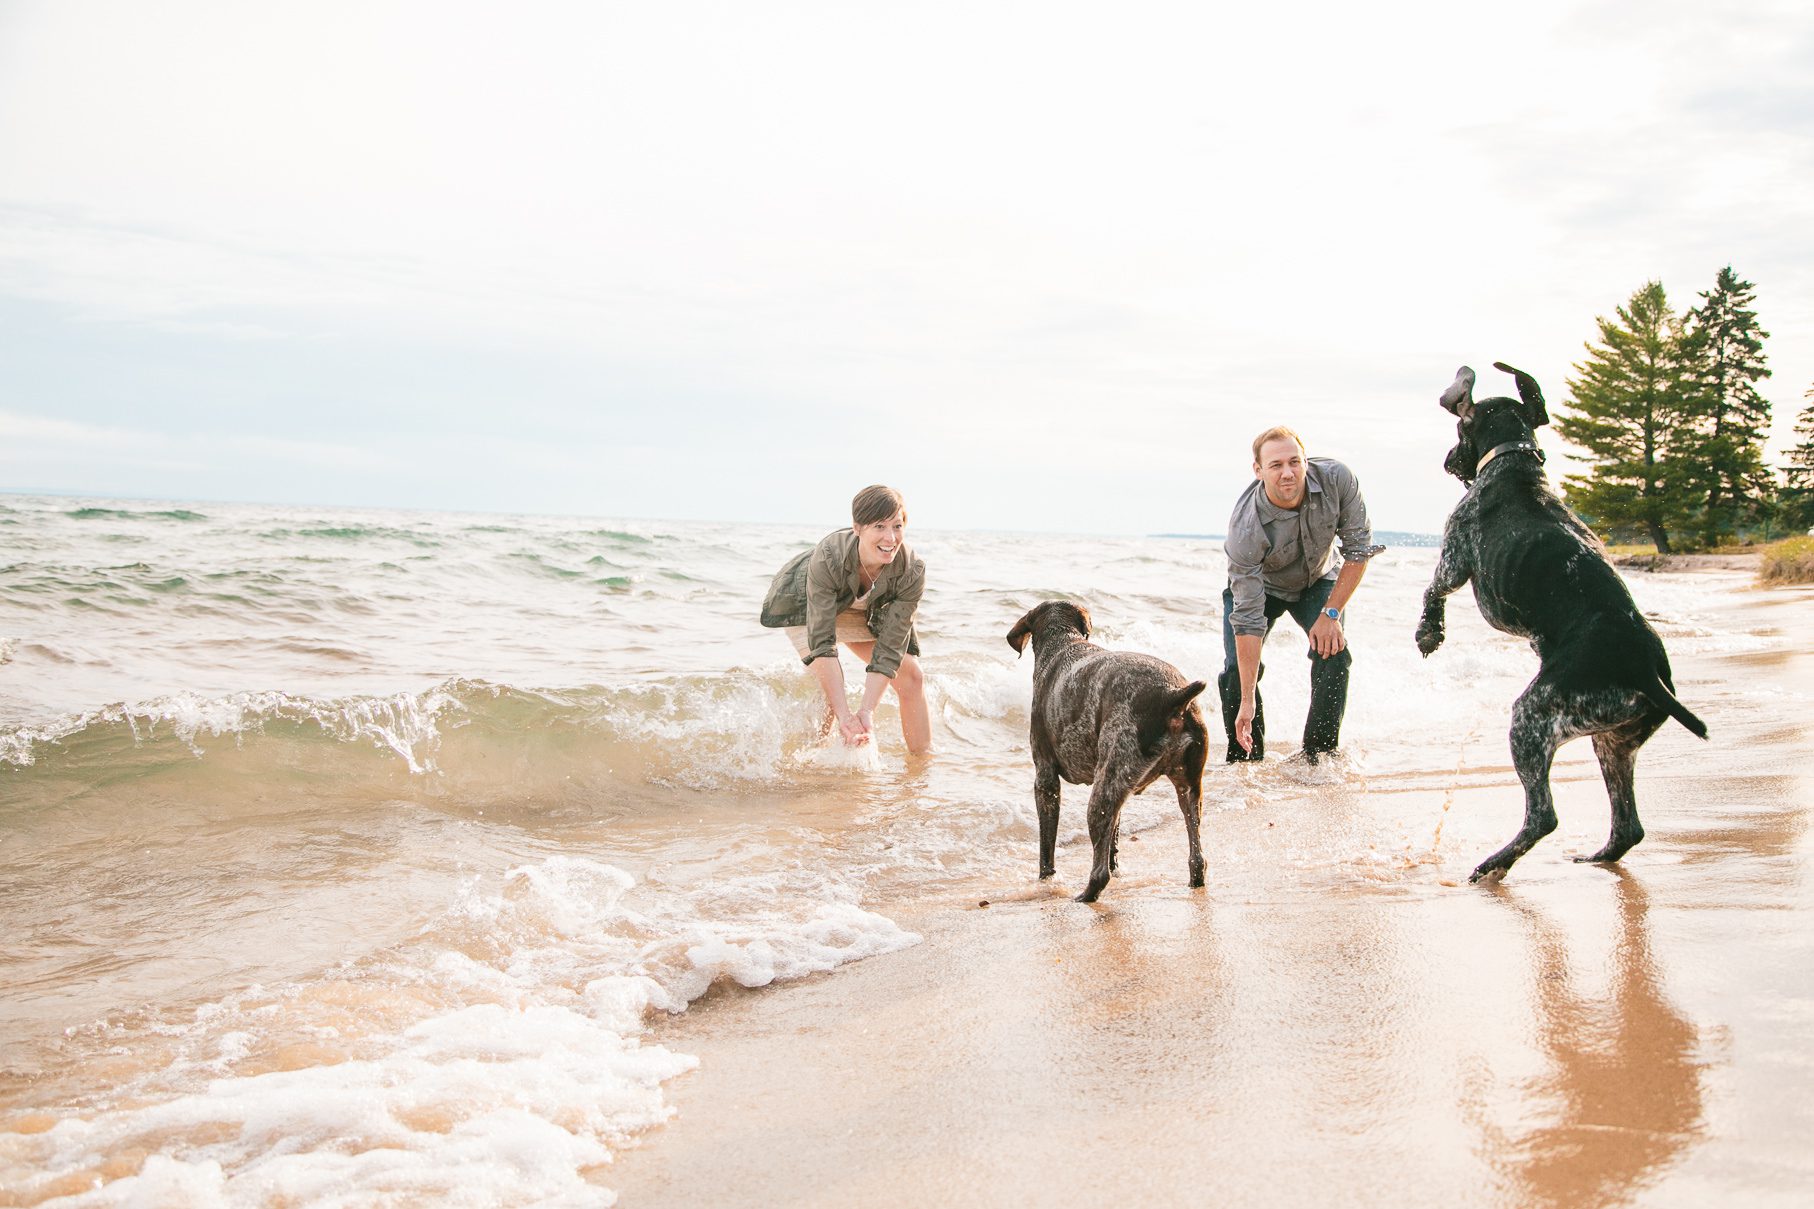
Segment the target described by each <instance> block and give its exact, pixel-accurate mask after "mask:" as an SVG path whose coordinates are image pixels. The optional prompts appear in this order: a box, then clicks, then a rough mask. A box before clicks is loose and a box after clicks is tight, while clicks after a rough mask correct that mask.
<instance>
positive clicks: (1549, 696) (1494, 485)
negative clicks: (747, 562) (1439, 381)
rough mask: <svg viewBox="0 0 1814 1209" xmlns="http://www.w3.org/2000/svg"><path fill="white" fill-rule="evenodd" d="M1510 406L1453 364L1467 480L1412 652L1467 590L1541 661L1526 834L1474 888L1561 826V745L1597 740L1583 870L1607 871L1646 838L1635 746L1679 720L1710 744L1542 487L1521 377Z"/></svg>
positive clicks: (1597, 547)
mask: <svg viewBox="0 0 1814 1209" xmlns="http://www.w3.org/2000/svg"><path fill="white" fill-rule="evenodd" d="M1493 367H1494V368H1495V369H1499V370H1502V371H1504V372H1505V373H1508V374H1510V375H1512V377H1513V378H1514V379H1515V380H1516V381H1517V383H1518V398H1516V399H1507V398H1493V399H1483V400H1481V401H1480V402H1478V403H1476V402H1475V401H1474V397H1473V395H1474V371H1473V370H1471V369H1469V368H1468V367H1467V366H1465V365H1464V366H1462V367H1461V370H1460V372H1459V373H1457V374H1456V375H1455V381H1454V384H1453V385H1451V386H1450V387H1449V388H1448V390H1446V391H1444V392H1443V394H1442V405H1443V406H1444V407H1445V408H1447V409H1448V410H1449V411H1450V412H1452V413H1453V414H1454V415H1455V416H1456V417H1458V418H1459V420H1460V423H1459V424H1458V425H1457V433H1458V435H1459V437H1460V440H1459V442H1458V443H1457V444H1456V446H1455V448H1454V449H1452V450H1450V451H1449V456H1448V458H1447V459H1446V460H1445V461H1444V462H1443V469H1445V470H1447V471H1448V472H1449V473H1450V474H1452V475H1454V476H1455V477H1456V478H1458V479H1460V480H1461V481H1462V482H1463V483H1466V484H1468V492H1467V494H1466V495H1465V496H1463V497H1462V500H1461V502H1460V503H1459V504H1457V505H1456V506H1455V511H1453V512H1452V513H1450V514H1449V521H1448V524H1447V526H1445V527H1444V529H1443V534H1442V555H1441V557H1440V558H1439V559H1438V560H1437V563H1436V576H1435V578H1434V579H1433V580H1432V581H1431V582H1430V587H1429V589H1428V590H1427V591H1426V592H1425V593H1424V598H1423V600H1424V603H1423V620H1422V621H1421V622H1420V623H1419V624H1418V627H1417V649H1418V650H1420V651H1422V652H1423V653H1424V654H1425V655H1426V656H1427V655H1429V654H1430V653H1431V652H1433V651H1434V650H1436V648H1437V647H1439V646H1441V645H1442V640H1443V611H1444V602H1445V601H1446V599H1447V597H1448V596H1449V594H1450V593H1451V592H1453V591H1455V590H1456V589H1457V588H1459V587H1461V585H1463V584H1465V583H1467V582H1468V581H1469V580H1472V581H1473V583H1474V599H1475V601H1476V602H1477V603H1478V604H1479V605H1480V612H1481V615H1482V616H1483V617H1485V618H1486V619H1487V622H1488V624H1490V625H1491V626H1492V627H1493V628H1494V629H1497V630H1503V631H1505V632H1506V633H1508V634H1518V635H1520V636H1522V637H1524V638H1528V639H1529V640H1530V644H1531V646H1532V648H1533V649H1535V650H1536V652H1537V657H1538V659H1540V660H1541V661H1542V664H1541V666H1540V667H1539V668H1538V670H1537V678H1536V679H1535V680H1532V681H1531V683H1530V686H1529V687H1528V688H1526V689H1525V690H1524V692H1523V694H1522V695H1521V696H1520V697H1519V698H1518V701H1517V703H1516V704H1515V705H1513V707H1512V764H1513V766H1514V767H1515V768H1516V769H1517V770H1518V779H1519V780H1520V781H1522V782H1524V826H1523V827H1521V828H1520V829H1519V831H1518V834H1517V835H1515V836H1513V837H1512V842H1511V843H1509V844H1507V845H1506V846H1505V847H1503V848H1501V849H1500V850H1499V851H1498V852H1495V853H1494V854H1493V855H1492V856H1489V857H1488V858H1487V859H1486V860H1484V861H1482V862H1481V864H1480V867H1479V868H1477V869H1475V870H1474V875H1473V877H1472V878H1471V879H1470V880H1471V881H1476V882H1477V881H1479V880H1480V879H1481V878H1483V877H1486V876H1488V875H1489V874H1500V875H1503V874H1504V873H1505V871H1506V870H1507V869H1510V868H1511V867H1512V864H1513V862H1515V861H1516V860H1517V859H1518V858H1519V857H1521V856H1523V855H1524V854H1525V853H1526V852H1529V851H1530V850H1531V846H1532V845H1534V844H1535V843H1536V842H1537V841H1538V840H1540V839H1542V838H1543V837H1544V836H1546V835H1548V834H1549V833H1550V832H1551V831H1554V830H1555V828H1556V808H1555V803H1554V801H1553V799H1552V798H1551V796H1550V788H1549V772H1550V764H1551V762H1552V761H1553V760H1554V759H1555V756H1556V749H1557V748H1558V747H1560V746H1561V745H1562V744H1564V743H1566V742H1567V741H1568V740H1570V739H1574V738H1578V737H1580V736H1582V735H1592V736H1593V741H1594V754H1595V755H1597V756H1598V757H1599V758H1600V772H1601V774H1602V776H1604V778H1605V780H1606V793H1607V796H1608V797H1609V798H1611V799H1612V834H1611V836H1610V837H1609V838H1608V839H1607V841H1606V846H1605V847H1604V848H1602V849H1600V851H1598V852H1596V853H1594V854H1593V855H1592V856H1589V857H1580V858H1577V859H1579V860H1584V861H1616V860H1618V859H1619V858H1620V857H1621V856H1624V855H1625V853H1626V852H1628V851H1629V850H1630V849H1631V847H1632V845H1634V844H1636V843H1637V842H1638V841H1639V840H1641V839H1643V838H1644V827H1643V824H1641V823H1639V822H1638V801H1637V796H1636V794H1635V793H1634V792H1633V787H1632V771H1633V766H1634V764H1635V762H1636V759H1637V752H1638V748H1640V747H1642V746H1643V745H1644V741H1645V740H1646V739H1648V738H1650V736H1651V735H1653V734H1655V733H1656V730H1657V728H1658V727H1659V726H1661V725H1663V723H1664V721H1665V720H1666V719H1669V718H1674V719H1675V720H1676V721H1677V722H1680V723H1681V724H1682V725H1683V726H1686V727H1687V728H1688V729H1689V730H1691V731H1693V732H1694V733H1695V734H1697V735H1699V736H1700V737H1701V738H1703V739H1704V738H1706V737H1707V725H1706V723H1704V722H1702V721H1701V720H1700V719H1699V718H1697V717H1695V716H1694V715H1693V714H1692V713H1690V712H1689V711H1688V708H1687V707H1686V706H1684V705H1683V704H1682V703H1681V702H1680V701H1678V700H1676V697H1675V683H1674V681H1672V680H1671V679H1670V675H1669V656H1668V655H1667V654H1666V653H1665V652H1664V650H1663V640H1662V639H1661V638H1659V637H1657V632H1656V631H1655V630H1653V629H1651V628H1650V624H1649V623H1648V622H1647V621H1645V620H1644V617H1643V615H1642V614H1641V613H1639V612H1638V607H1637V605H1636V604H1634V603H1633V602H1632V599H1631V593H1630V592H1629V591H1627V590H1626V588H1625V583H1624V581H1623V580H1621V579H1620V578H1619V576H1618V573H1617V572H1616V571H1614V570H1613V569H1612V565H1611V564H1610V563H1608V562H1607V561H1606V554H1605V548H1604V547H1603V546H1602V545H1601V544H1600V540H1599V538H1597V537H1595V536H1594V534H1593V532H1592V531H1591V530H1590V529H1588V527H1587V526H1586V525H1585V524H1583V523H1582V521H1581V518H1580V517H1578V516H1576V515H1575V514H1574V513H1573V512H1571V511H1570V510H1569V508H1568V506H1567V505H1566V504H1564V503H1563V502H1562V501H1561V500H1560V499H1558V498H1557V497H1556V494H1555V492H1553V491H1551V490H1550V487H1549V480H1548V479H1547V478H1546V477H1545V475H1544V472H1543V452H1542V451H1541V450H1540V449H1538V448H1537V443H1536V440H1535V439H1534V438H1535V435H1536V430H1537V429H1538V428H1539V427H1541V426H1542V425H1544V424H1547V423H1549V412H1548V410H1547V409H1546V408H1545V407H1544V404H1543V391H1542V390H1541V389H1539V388H1538V386H1537V382H1536V380H1535V379H1534V378H1532V377H1531V376H1530V375H1529V374H1527V373H1525V372H1524V371H1523V370H1517V369H1513V368H1512V367H1511V366H1509V365H1506V364H1504V363H1503V362H1498V361H1495V362H1494V363H1493Z"/></svg>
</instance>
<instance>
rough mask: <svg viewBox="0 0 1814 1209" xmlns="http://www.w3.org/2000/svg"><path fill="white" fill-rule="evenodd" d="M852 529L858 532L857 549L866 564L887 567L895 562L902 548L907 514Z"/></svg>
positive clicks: (855, 526) (898, 514) (899, 514)
mask: <svg viewBox="0 0 1814 1209" xmlns="http://www.w3.org/2000/svg"><path fill="white" fill-rule="evenodd" d="M851 527H852V528H854V529H855V530H856V532H857V547H858V550H859V551H860V557H861V558H862V560H863V562H864V564H865V565H867V566H871V567H885V566H887V565H888V564H889V563H891V562H893V561H894V556H895V552H896V551H898V550H899V549H900V548H901V540H902V535H903V534H905V533H906V531H907V514H906V513H905V512H897V513H895V514H894V515H893V516H890V517H885V518H884V519H882V520H879V521H871V522H869V524H867V525H853V526H851Z"/></svg>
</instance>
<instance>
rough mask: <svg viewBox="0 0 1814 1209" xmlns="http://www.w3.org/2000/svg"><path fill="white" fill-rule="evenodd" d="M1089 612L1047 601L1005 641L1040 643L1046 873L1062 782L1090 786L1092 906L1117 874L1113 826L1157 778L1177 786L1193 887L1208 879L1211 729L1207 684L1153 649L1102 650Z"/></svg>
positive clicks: (1035, 736) (1019, 646)
mask: <svg viewBox="0 0 1814 1209" xmlns="http://www.w3.org/2000/svg"><path fill="white" fill-rule="evenodd" d="M1089 636H1090V614H1089V611H1088V610H1087V609H1085V608H1083V607H1082V606H1081V605H1075V604H1072V603H1071V602H1070V601H1067V600H1049V601H1047V602H1046V603H1044V604H1042V605H1040V606H1038V607H1037V608H1035V609H1034V610H1033V611H1032V612H1030V613H1028V614H1027V615H1026V616H1025V617H1022V618H1021V619H1020V620H1019V621H1017V622H1015V623H1014V628H1013V629H1011V630H1009V631H1008V645H1009V646H1011V647H1013V648H1014V649H1015V650H1016V651H1017V652H1022V653H1024V652H1025V650H1026V647H1027V640H1028V639H1029V638H1031V639H1032V642H1033V722H1032V728H1031V735H1030V739H1031V742H1032V746H1033V802H1034V805H1035V806H1036V807H1037V808H1038V810H1039V876H1040V878H1041V879H1044V878H1048V877H1051V876H1052V875H1053V874H1054V873H1056V872H1057V868H1056V866H1055V864H1054V863H1053V849H1054V848H1055V847H1056V846H1057V843H1058V800H1059V793H1060V787H1059V780H1060V778H1063V779H1064V780H1066V781H1069V782H1070V783H1071V784H1073V785H1090V786H1093V788H1092V790H1091V792H1090V816H1089V817H1090V846H1091V848H1092V849H1093V850H1094V852H1095V862H1094V863H1093V864H1092V865H1091V866H1090V882H1089V885H1087V886H1085V887H1084V889H1083V893H1082V894H1079V895H1078V896H1077V901H1078V902H1080V903H1093V902H1095V901H1096V896H1097V895H1099V894H1101V893H1102V889H1103V887H1104V886H1106V885H1108V884H1109V875H1110V874H1112V873H1113V872H1114V871H1115V832H1116V829H1117V827H1118V826H1119V825H1120V822H1121V807H1122V804H1123V803H1125V802H1126V801H1127V799H1128V795H1129V794H1135V793H1139V792H1140V791H1141V790H1143V789H1145V788H1146V787H1147V786H1148V785H1151V784H1152V783H1153V782H1154V781H1156V780H1158V779H1159V778H1160V777H1168V778H1170V780H1171V783H1172V787H1173V788H1175V789H1176V790H1177V791H1178V809H1179V810H1181V811H1183V812H1184V832H1185V834H1186V835H1187V836H1188V837H1189V839H1190V885H1191V888H1192V889H1196V888H1198V887H1201V886H1202V885H1203V847H1202V842H1201V840H1200V838H1199V836H1198V826H1199V820H1200V819H1201V817H1202V805H1203V761H1204V758H1205V756H1206V755H1207V754H1208V751H1209V737H1208V732H1207V731H1205V730H1204V728H1203V714H1202V711H1201V710H1199V709H1198V708H1197V703H1196V697H1197V694H1199V693H1201V692H1202V691H1203V689H1204V687H1205V686H1204V682H1203V681H1201V680H1193V681H1191V682H1190V683H1188V684H1186V683H1185V681H1184V677H1183V675H1182V674H1180V673H1179V671H1178V669H1177V668H1175V667H1173V666H1172V665H1171V664H1169V663H1167V662H1165V661H1164V660H1163V659H1155V658H1153V657H1152V656H1151V655H1136V654H1132V653H1130V652H1126V651H1105V650H1103V649H1102V648H1101V647H1099V646H1095V645H1093V644H1091V643H1090V642H1089V641H1088V638H1089Z"/></svg>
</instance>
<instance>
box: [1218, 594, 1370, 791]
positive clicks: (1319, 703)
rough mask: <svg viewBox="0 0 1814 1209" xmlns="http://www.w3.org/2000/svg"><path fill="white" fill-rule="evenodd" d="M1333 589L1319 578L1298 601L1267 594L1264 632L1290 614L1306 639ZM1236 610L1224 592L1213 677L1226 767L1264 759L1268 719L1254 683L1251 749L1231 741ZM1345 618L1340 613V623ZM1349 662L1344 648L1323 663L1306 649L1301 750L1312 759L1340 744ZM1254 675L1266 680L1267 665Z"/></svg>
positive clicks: (1237, 691) (1236, 688)
mask: <svg viewBox="0 0 1814 1209" xmlns="http://www.w3.org/2000/svg"><path fill="white" fill-rule="evenodd" d="M1334 587H1335V580H1333V579H1319V580H1317V581H1316V582H1315V583H1313V584H1311V585H1310V586H1309V587H1308V588H1305V589H1304V592H1303V594H1302V595H1301V596H1299V597H1298V598H1297V599H1296V600H1280V599H1279V598H1278V597H1276V596H1273V595H1270V594H1268V595H1267V596H1266V632H1267V633H1268V634H1270V633H1272V627H1273V623H1275V622H1277V621H1278V619H1279V618H1281V617H1283V616H1284V615H1285V614H1287V613H1290V614H1291V618H1292V620H1293V621H1295V622H1297V623H1298V625H1300V626H1301V627H1303V630H1304V633H1306V634H1308V633H1309V632H1310V627H1311V626H1313V625H1315V624H1316V619H1317V618H1318V617H1319V616H1321V615H1322V612H1323V606H1324V605H1326V604H1328V603H1329V593H1330V591H1332V590H1333V589H1334ZM1234 611H1235V594H1234V589H1232V588H1223V589H1222V674H1221V675H1220V676H1218V677H1217V678H1216V688H1217V689H1218V690H1219V691H1220V692H1221V694H1222V727H1223V729H1224V730H1226V731H1227V732H1228V756H1227V760H1228V763H1230V764H1234V763H1237V762H1239V761H1242V760H1258V759H1260V758H1261V757H1263V756H1264V755H1265V754H1266V716H1265V713H1264V704H1263V703H1262V702H1261V700H1260V689H1259V685H1258V684H1255V686H1254V690H1253V750H1252V751H1251V752H1246V751H1242V750H1241V745H1240V744H1239V743H1237V742H1235V715H1236V714H1238V713H1240V711H1241V671H1240V666H1239V665H1238V664H1237V663H1236V661H1235V627H1234V620H1233V614H1234ZM1346 616H1347V615H1346V614H1343V619H1344V620H1346ZM1353 662H1354V658H1353V656H1351V655H1350V654H1349V653H1348V648H1347V647H1343V648H1342V649H1341V650H1339V651H1337V652H1336V653H1335V654H1333V655H1331V656H1329V657H1328V658H1327V659H1325V658H1323V657H1322V656H1321V655H1318V654H1317V653H1316V648H1315V647H1312V648H1310V712H1309V713H1308V714H1307V715H1305V718H1304V751H1305V753H1306V754H1307V755H1309V756H1310V757H1312V758H1313V759H1314V758H1315V757H1316V756H1319V755H1321V754H1323V753H1324V752H1330V751H1334V750H1335V749H1336V747H1337V746H1338V745H1339V744H1340V743H1341V738H1342V715H1344V714H1345V713H1347V712H1348V668H1349V666H1350V665H1352V664H1353ZM1257 670H1258V673H1259V674H1260V675H1265V673H1266V665H1265V664H1264V663H1262V664H1260V666H1259V668H1258V669H1257Z"/></svg>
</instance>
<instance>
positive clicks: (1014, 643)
mask: <svg viewBox="0 0 1814 1209" xmlns="http://www.w3.org/2000/svg"><path fill="white" fill-rule="evenodd" d="M1035 611H1037V610H1035ZM1032 633H1033V614H1032V613H1028V614H1027V615H1026V616H1025V617H1022V618H1021V619H1020V620H1019V621H1017V622H1015V623H1014V628H1013V629H1011V630H1009V631H1008V645H1009V646H1011V647H1013V648H1014V653H1015V654H1016V655H1024V654H1026V653H1027V638H1028V636H1030V635H1031V634H1032Z"/></svg>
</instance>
